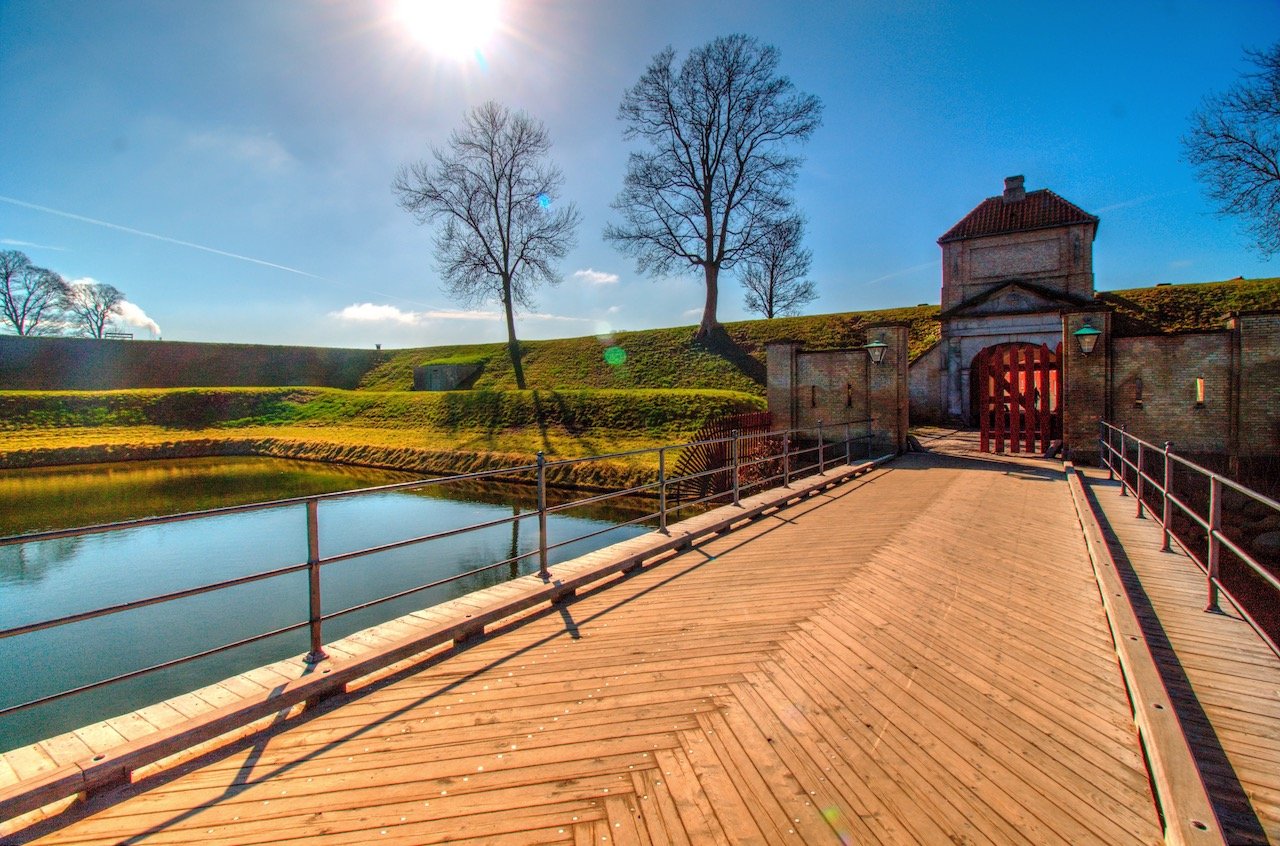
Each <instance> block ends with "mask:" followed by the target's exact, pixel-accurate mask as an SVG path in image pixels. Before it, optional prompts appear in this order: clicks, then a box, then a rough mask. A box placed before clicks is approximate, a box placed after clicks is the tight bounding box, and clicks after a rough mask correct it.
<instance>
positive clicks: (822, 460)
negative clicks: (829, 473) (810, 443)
mask: <svg viewBox="0 0 1280 846" xmlns="http://www.w3.org/2000/svg"><path fill="white" fill-rule="evenodd" d="M825 443H826V442H825V441H824V440H823V439H822V421H821V420H819V421H818V473H822V471H823V470H826V469H827V460H826V457H825V455H824V453H823V449H822V447H823V445H824V444H825Z"/></svg>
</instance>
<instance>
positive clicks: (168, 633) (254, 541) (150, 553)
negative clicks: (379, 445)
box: [0, 459, 653, 749]
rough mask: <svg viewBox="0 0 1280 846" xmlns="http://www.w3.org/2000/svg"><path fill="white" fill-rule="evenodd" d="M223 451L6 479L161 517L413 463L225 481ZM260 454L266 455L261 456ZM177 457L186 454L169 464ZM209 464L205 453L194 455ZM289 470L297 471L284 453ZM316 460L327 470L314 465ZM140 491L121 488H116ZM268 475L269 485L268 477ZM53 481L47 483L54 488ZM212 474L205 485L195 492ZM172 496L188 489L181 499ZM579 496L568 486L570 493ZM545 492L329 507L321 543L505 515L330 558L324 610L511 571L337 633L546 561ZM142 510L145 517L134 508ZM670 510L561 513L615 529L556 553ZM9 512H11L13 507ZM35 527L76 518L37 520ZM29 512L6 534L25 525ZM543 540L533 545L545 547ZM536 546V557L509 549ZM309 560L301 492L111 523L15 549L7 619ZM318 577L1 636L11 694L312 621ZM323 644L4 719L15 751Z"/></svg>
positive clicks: (7, 581)
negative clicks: (243, 509) (253, 504)
mask: <svg viewBox="0 0 1280 846" xmlns="http://www.w3.org/2000/svg"><path fill="white" fill-rule="evenodd" d="M222 461H223V460H222V459H213V460H198V461H182V462H146V465H148V466H142V467H136V468H133V469H132V470H130V468H126V467H116V466H112V467H109V468H106V472H105V473H103V474H102V475H100V476H98V477H97V481H96V483H95V482H94V477H93V474H92V472H88V471H86V469H85V468H75V469H69V470H64V471H62V472H60V473H59V472H49V471H43V472H40V473H36V474H33V475H34V476H35V477H37V481H35V482H33V481H32V480H31V479H27V480H22V481H16V480H14V478H13V474H10V473H6V474H0V491H3V490H4V489H5V488H6V487H8V488H9V491H8V492H7V493H0V496H9V497H10V500H9V502H12V501H13V497H15V496H17V495H16V494H15V493H14V489H15V488H16V489H18V490H19V491H21V492H25V493H26V494H29V495H31V496H32V497H33V499H34V500H36V501H38V502H39V503H41V504H40V505H39V508H51V507H52V506H50V503H52V502H55V501H58V498H59V497H60V496H62V495H63V494H62V493H58V492H67V491H72V492H74V493H75V497H74V498H75V499H76V500H77V501H84V502H85V504H86V509H82V510H80V511H77V516H82V515H84V514H87V513H91V514H93V515H94V516H93V517H92V518H91V519H89V520H85V521H81V520H75V521H73V522H105V521H109V520H123V519H130V518H133V517H138V516H143V515H144V514H151V513H160V512H169V513H172V512H175V511H180V510H186V509H190V508H196V509H204V508H212V507H217V506H220V505H228V504H234V503H243V502H245V501H255V500H258V501H260V500H264V499H266V500H270V499H279V498H286V497H291V496H299V495H303V494H314V493H321V492H326V491H332V490H339V489H342V487H347V488H350V487H351V486H352V485H353V484H354V485H359V486H368V485H378V484H387V483H389V482H393V481H401V480H403V479H405V478H406V477H405V475H404V474H395V473H391V474H388V473H379V472H378V471H359V472H349V471H348V470H346V469H345V468H332V467H328V466H326V465H311V464H308V463H305V462H279V461H275V460H270V459H231V460H228V461H226V467H227V470H228V476H230V477H231V478H230V479H227V478H222V477H219V476H218V474H217V472H216V467H217V465H219V464H220V463H222ZM258 462H261V463H263V464H264V465H266V466H261V467H255V466H252V465H253V464H255V463H258ZM164 464H172V465H175V466H157V465H164ZM192 465H195V466H192ZM281 465H287V466H281ZM312 473H314V478H308V475H309V474H312ZM121 480H127V481H128V482H129V486H132V487H133V488H135V489H134V490H132V491H131V492H129V493H127V494H125V493H119V492H118V489H117V483H118V482H119V481H121ZM254 485H258V487H257V488H256V491H255V488H254ZM42 487H43V488H44V489H45V490H46V491H48V492H52V493H49V494H48V495H46V494H43V493H41V488H42ZM191 487H197V488H201V489H202V490H188V488H191ZM166 491H183V494H182V497H181V500H180V504H178V503H173V502H170V500H169V499H167V498H166V497H167V494H166V493H165V492H166ZM566 496H568V495H566V494H563V493H561V494H557V495H556V496H555V497H554V499H555V500H559V501H563V500H564V499H565V497H566ZM535 507H536V492H535V491H533V490H531V489H529V488H527V487H525V486H520V485H500V486H492V487H489V486H479V485H474V484H472V485H468V486H467V487H466V488H465V489H460V488H459V487H458V486H456V485H447V486H446V485H433V486H430V487H428V488H425V489H420V490H416V491H413V492H403V491H400V492H397V491H383V492H378V493H373V494H364V495H360V496H353V497H342V498H338V499H334V500H326V501H324V502H322V503H321V504H320V509H319V518H320V524H319V525H320V546H321V554H322V555H324V556H332V555H336V554H339V553H342V552H347V551H353V550H358V549H362V548H367V547H370V546H375V545H380V544H385V543H388V542H391V541H395V540H403V539H409V538H415V537H421V536H423V535H426V534H430V533H433V532H438V531H443V530H447V529H454V528H458V527H462V526H469V525H475V524H478V523H486V522H493V521H496V520H499V519H501V518H519V519H512V520H511V521H510V522H509V523H506V522H501V523H499V524H498V525H495V526H492V527H490V528H488V529H484V530H479V531H474V532H468V533H466V534H462V535H457V536H454V537H450V538H442V539H437V540H433V541H430V542H426V543H420V544H414V545H411V546H406V547H403V548H399V549H394V550H388V551H384V552H381V553H378V554H375V555H369V556H362V557H359V558H354V559H351V560H348V561H342V562H336V563H333V564H330V565H326V566H325V567H324V568H323V569H322V571H321V583H322V595H323V608H324V612H325V613H326V614H327V613H333V612H337V611H341V610H343V609H346V608H350V607H352V606H354V605H357V604H360V603H363V602H366V601H370V600H373V599H378V598H381V597H384V596H388V595H391V594H394V593H398V592H400V591H405V590H410V589H412V588H416V587H418V586H421V585H423V584H427V583H431V582H436V581H440V580H443V579H446V578H449V577H453V576H458V575H460V574H463V573H470V572H471V571H473V570H475V569H476V568H478V567H483V566H485V565H490V564H494V563H499V566H497V567H494V568H492V569H489V570H485V571H483V572H480V573H473V574H471V575H468V576H465V577H463V578H461V579H459V580H458V581H455V582H451V583H449V584H445V585H441V586H438V587H435V588H431V589H428V590H422V591H417V592H415V593H413V594H411V595H409V596H406V597H402V598H401V599H398V600H395V601H392V602H387V603H385V604H382V605H378V606H375V607H373V608H369V609H364V610H361V611H359V612H355V613H351V614H346V615H343V616H340V617H338V618H336V619H334V620H332V621H329V622H327V623H326V624H325V629H324V637H325V640H326V641H333V640H337V639H339V638H341V637H344V636H345V635H347V634H350V633H352V632H354V631H357V630H359V629H362V628H366V627H369V626H373V625H377V624H378V623H379V622H382V621H385V620H387V619H391V618H393V617H396V616H399V615H402V614H406V613H410V612H411V611H414V610H417V609H420V608H423V607H427V606H430V605H433V604H437V603H439V602H443V601H446V600H448V599H451V598H453V597H455V596H459V595H462V594H464V593H467V592H470V591H473V590H477V589H479V588H481V587H485V586H488V585H492V584H495V583H498V582H500V581H503V580H505V579H508V578H511V577H513V576H516V575H520V574H522V573H529V572H533V571H535V570H536V569H537V566H538V561H537V554H536V550H537V548H538V524H537V516H536V513H535V512H534V509H535ZM130 508H140V509H142V513H138V512H137V511H133V510H129V509H130ZM652 510H653V503H652V502H651V501H645V500H632V501H631V502H630V503H617V502H615V503H611V504H607V505H602V504H594V505H592V506H587V507H583V508H582V509H574V510H573V511H572V512H570V513H569V514H562V515H551V517H550V518H549V520H548V542H549V543H550V544H553V545H554V544H556V543H560V542H562V541H569V540H572V539H573V538H578V537H581V536H583V535H585V534H589V533H592V532H595V531H598V530H600V529H607V528H609V527H610V526H614V528H613V529H611V530H609V531H607V532H606V533H605V534H603V535H601V536H600V537H598V538H593V539H589V540H585V541H574V542H572V543H568V544H566V545H565V546H564V547H562V548H559V549H555V550H553V551H552V553H551V562H552V563H553V564H554V563H556V562H558V561H563V560H566V559H568V558H571V557H573V556H576V555H581V554H584V553H586V552H588V551H590V550H592V549H596V548H599V547H600V546H603V545H605V544H609V543H614V542H617V541H620V540H624V539H625V538H628V537H632V536H634V535H636V534H638V533H640V532H643V531H646V529H644V528H641V527H637V526H627V527H618V526H616V524H617V523H618V522H619V521H625V520H631V519H636V518H638V517H642V516H644V515H647V514H648V513H649V512H650V511H652ZM9 512H10V508H9V507H5V508H3V510H0V514H5V515H7V514H8V513H9ZM19 522H22V523H23V525H25V526H26V527H28V528H26V529H25V530H26V531H31V530H34V529H35V528H36V527H37V526H38V527H39V528H48V527H49V525H50V523H51V522H52V523H53V524H57V523H63V524H65V522H66V517H65V515H62V516H61V518H60V519H58V520H53V521H50V520H49V519H48V518H47V517H46V518H32V517H29V516H24V517H22V518H20V521H19ZM12 525H13V524H12V523H10V525H9V526H8V527H7V531H6V530H0V532H6V533H7V532H11V531H12ZM530 553H532V554H530ZM518 556H522V557H519V560H516V561H511V562H510V563H500V562H507V561H508V560H509V559H514V558H517V557H518ZM306 557H307V540H306V509H305V507H304V506H302V505H301V504H295V505H290V506H284V507H280V508H273V509H269V510H263V511H254V512H249V513H243V514H233V515H222V516H218V517H211V518H202V519H199V520H192V521H185V522H178V523H169V524H164V525H158V526H143V527H133V528H130V529H126V530H121V531H115V532H111V533H106V534H95V535H87V536H83V537H80V538H74V539H59V540H53V541H44V542H40V543H26V544H22V545H17V546H10V547H0V628H8V627H12V626H16V625H22V624H24V623H30V622H35V621H39V620H45V619H50V618H54V617H59V616H63V615H66V614H72V613H77V612H82V611H86V610H90V609H93V608H100V607H103V606H106V605H111V604H115V603H120V602H127V601H132V600H136V599H140V598H144V597H148V596H154V595H157V594H161V593H167V592H171V591H175V590H182V589H187V588H191V587H195V586H199V585H204V584H209V583H211V582H216V581H221V580H225V579H230V578H235V577H238V576H243V575H248V574H252V573H258V572H262V571H265V570H269V569H275V568H278V567H283V566H287V565H291V564H297V563H301V562H303V561H305V560H306ZM307 606H308V599H307V586H306V575H305V573H295V574H290V575H287V576H281V577H277V578H273V579H269V580H265V581H261V582H254V583H251V584H247V585H241V586H239V587H236V588H230V589H226V590H221V591H218V592H216V593H212V594H206V595H201V596H196V597H191V598H187V599H183V600H178V601H174V602H169V603H164V604H161V605H154V606H148V607H146V608H142V609H138V610H136V611H130V612H125V613H122V614H117V615H112V616H109V617H103V618H99V619H94V620H88V621H84V622H81V623H75V624H72V625H68V626H63V627H59V628H56V629H49V630H44V631H40V632H36V633H33V634H30V635H24V636H20V637H16V638H8V639H3V640H0V707H4V706H7V705H12V704H17V703H20V702H25V701H28V700H30V699H34V698H37V697H40V696H44V695H47V694H50V693H54V692H57V691H60V690H64V689H67V688H70V687H75V686H78V685H81V684H84V683H86V682H88V681H94V680H98V679H102V678H109V677H112V676H115V675H119V674H122V673H126V672H129V671H132V670H136V669H139V668H142V667H146V666H150V665H153V664H156V663H160V662H163V661H167V660H170V659H173V658H177V657H181V656H184V655H188V654H192V653H196V652H200V651H203V650H207V649H211V648H215V647H218V646H221V645H224V644H227V643H231V642H234V641H236V640H239V639H242V638H245V637H249V636H252V635H255V634H258V633H260V632H264V631H269V630H272V629H275V628H281V627H285V626H289V625H292V624H295V623H301V622H304V621H305V620H306V616H307ZM305 650H306V631H305V629H304V630H299V631H294V632H290V633H288V634H285V635H281V636H278V637H274V638H271V639H270V640H266V641H262V642H259V643H255V644H252V645H250V646H246V647H241V648H237V649H235V650H232V651H229V652H226V653H222V654H219V655H216V656H212V657H210V658H206V659H201V660H200V661H198V662H193V663H192V664H188V665H185V666H182V667H179V668H175V669H173V670H166V671H163V672H159V673H155V674H151V675H149V676H146V677H143V678H140V679H137V680H133V681H129V682H125V683H119V684H113V685H111V686H110V687H108V688H104V689H102V690H99V691H94V692H92V693H90V694H86V695H82V696H77V697H73V698H71V699H69V700H67V701H64V702H57V703H51V704H49V705H46V706H41V707H39V708H35V709H30V710H28V711H24V712H19V713H17V714H13V715H9V716H8V717H4V718H0V749H9V748H13V747H15V746H19V745H23V744H25V743H30V742H32V741H34V740H38V739H40V738H43V737H48V736H51V735H54V734H57V733H60V732H63V731H67V730H70V729H73V728H77V727H79V726H81V725H85V724H87V723H90V722H95V721H98V720H102V719H104V718H106V717H109V716H112V715H115V714H120V713H125V712H128V711H130V710H133V709H135V708H138V707H142V706H144V705H147V704H150V703H152V702H155V701H158V700H160V699H163V698H166V697H169V696H174V695H177V694H180V693H183V692H185V691H188V690H191V689H193V688H195V687H199V686H202V685H205V684H210V683H212V682H214V681H217V680H219V679H222V678H226V677H228V676H231V675H234V674H236V673H238V672H243V671H244V670H247V669H251V668H253V667H256V666H261V665H263V664H266V663H270V662H271V661H274V660H278V659H280V658H284V657H287V656H289V655H293V654H297V653H300V652H303V651H305Z"/></svg>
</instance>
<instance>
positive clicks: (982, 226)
mask: <svg viewBox="0 0 1280 846" xmlns="http://www.w3.org/2000/svg"><path fill="white" fill-rule="evenodd" d="M1073 223H1092V224H1093V225H1094V226H1095V227H1096V226H1097V225H1098V218H1097V217H1095V216H1094V215H1091V214H1089V213H1088V212H1086V211H1084V210H1083V209H1081V208H1080V207H1079V206H1076V205H1074V204H1072V203H1069V202H1067V201H1066V200H1064V199H1062V198H1061V197H1059V196H1058V195H1057V194H1055V193H1053V192H1052V191H1050V190H1049V189H1048V188H1041V189H1040V190H1039V191H1028V192H1027V194H1026V197H1025V198H1024V199H1021V200H1015V201H1014V202H1012V203H1006V202H1005V201H1004V197H988V198H987V199H985V200H983V201H982V202H981V203H979V204H978V207H977V208H975V209H974V210H973V211H971V212H969V213H968V214H967V215H965V216H964V218H963V219H962V220H961V221H960V222H959V223H957V224H956V225H955V226H953V227H951V228H950V229H948V230H947V233H946V234H945V235H943V236H942V237H941V238H939V239H938V243H939V244H942V243H945V242H947V241H959V240H961V239H963V238H979V237H982V236H983V235H1002V234H1005V233H1007V232H1024V231H1026V230H1028V229H1044V228H1045V227H1048V226H1069V225H1071V224H1073Z"/></svg>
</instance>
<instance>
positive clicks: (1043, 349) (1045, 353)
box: [1036, 344, 1053, 453]
mask: <svg viewBox="0 0 1280 846" xmlns="http://www.w3.org/2000/svg"><path fill="white" fill-rule="evenodd" d="M1049 357H1050V353H1049V345H1048V344H1041V345H1040V367H1039V368H1037V370H1036V373H1037V374H1038V376H1037V380H1036V381H1037V383H1038V385H1037V387H1038V388H1039V391H1040V409H1039V412H1040V451H1041V452H1043V453H1048V452H1049V441H1051V440H1052V439H1053V437H1052V435H1053V433H1052V432H1050V430H1049V420H1050V419H1051V418H1052V416H1053V409H1052V408H1050V402H1051V398H1050V396H1049V392H1050V391H1051V390H1053V387H1052V384H1051V383H1052V382H1053V379H1052V377H1051V376H1050V375H1049V372H1050V369H1051V368H1052V367H1053V365H1052V364H1051V363H1050V361H1049Z"/></svg>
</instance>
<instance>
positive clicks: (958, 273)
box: [942, 224, 1093, 311]
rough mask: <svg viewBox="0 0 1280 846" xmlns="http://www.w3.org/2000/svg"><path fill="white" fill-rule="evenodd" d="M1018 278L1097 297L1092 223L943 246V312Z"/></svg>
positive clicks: (1075, 294)
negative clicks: (1094, 291)
mask: <svg viewBox="0 0 1280 846" xmlns="http://www.w3.org/2000/svg"><path fill="white" fill-rule="evenodd" d="M1013 279H1018V280H1021V281H1023V282H1030V283H1033V284H1035V285H1039V286H1041V287H1043V288H1049V289H1051V290H1056V291H1061V292H1062V293H1064V294H1070V295H1074V296H1077V297H1092V296H1093V232H1092V224H1077V225H1075V226H1061V227H1056V228H1050V229H1036V230H1033V231H1030V232H1014V233H1010V234H1007V235H993V236H987V237H983V238H967V239H964V240H960V241H949V242H947V243H945V244H943V245H942V308H943V310H944V311H945V310H946V309H949V308H953V307H954V306H957V305H959V304H960V303H962V302H964V301H965V300H968V299H969V298H971V297H974V296H977V295H978V294H980V293H982V292H984V291H986V290H989V289H991V288H994V287H997V286H999V285H1002V284H1004V283H1006V282H1008V281H1010V280H1013Z"/></svg>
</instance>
